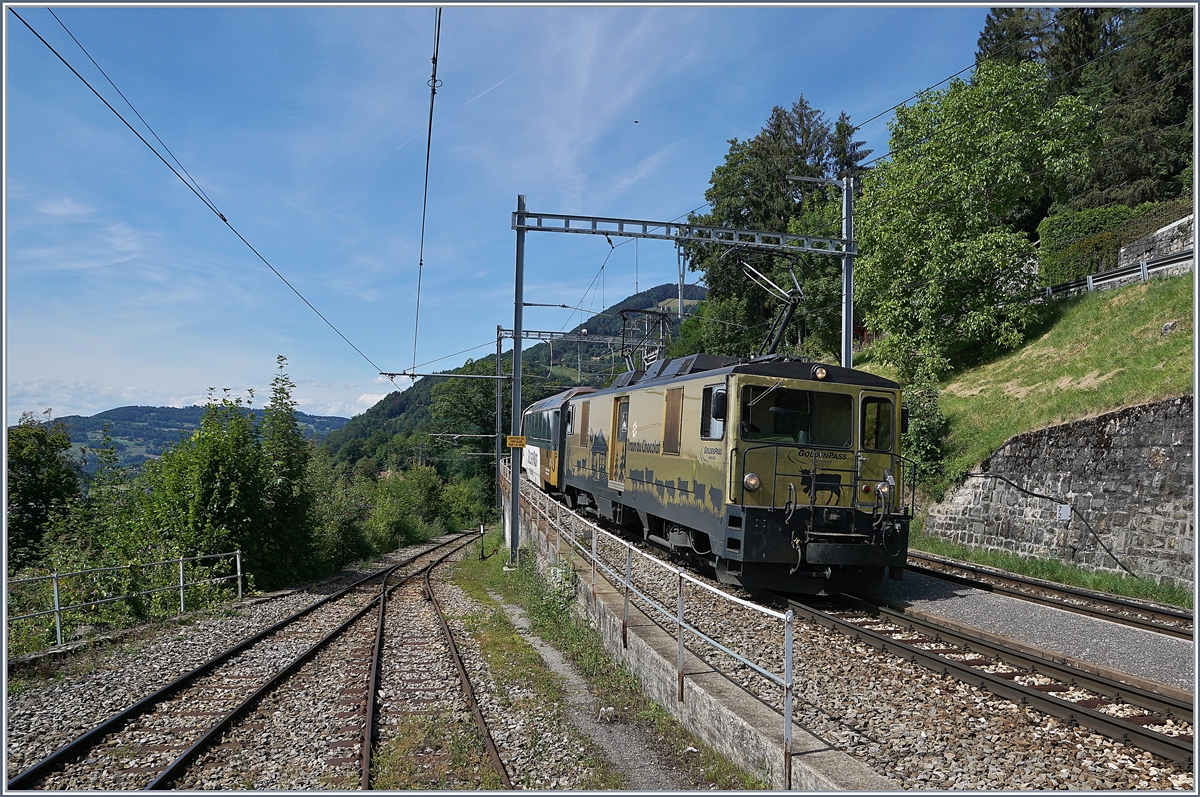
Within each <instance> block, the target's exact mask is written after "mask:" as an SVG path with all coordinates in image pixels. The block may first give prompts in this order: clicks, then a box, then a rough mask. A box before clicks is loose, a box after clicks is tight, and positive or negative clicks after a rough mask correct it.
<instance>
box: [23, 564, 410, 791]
mask: <svg viewBox="0 0 1200 797" xmlns="http://www.w3.org/2000/svg"><path fill="white" fill-rule="evenodd" d="M422 555H423V554H415V555H414V556H412V557H410V558H408V559H406V560H404V561H403V562H400V563H399V564H397V565H395V567H403V566H404V565H406V564H409V563H411V562H412V561H414V560H415V559H417V558H418V557H420V556H422ZM391 569H394V568H389V569H385V570H379V571H376V572H374V573H371V574H369V575H367V576H364V577H363V578H360V579H358V580H356V581H354V582H352V583H351V584H349V585H347V586H346V587H344V588H343V589H341V590H339V591H337V592H334V593H331V594H329V595H327V596H325V597H324V598H322V599H320V600H319V601H317V602H315V603H313V604H312V605H311V606H307V607H305V608H303V609H301V610H300V611H298V612H296V613H295V614H292V615H291V616H289V617H285V618H284V619H282V620H280V621H279V622H277V623H275V624H273V625H271V626H269V627H267V628H265V629H264V630H262V631H260V632H258V633H257V634H254V635H252V636H249V637H247V638H246V639H244V640H242V641H241V642H239V643H237V644H236V645H234V646H233V647H231V648H229V649H228V650H226V651H224V652H223V653H218V654H217V655H216V656H214V657H212V658H211V659H209V660H208V661H206V662H204V663H203V664H201V665H199V666H198V667H196V668H195V669H193V670H191V671H190V672H187V673H185V674H183V675H181V676H179V677H178V678H176V679H175V680H173V681H171V682H170V683H168V684H166V685H165V686H163V687H160V688H159V689H157V690H155V691H154V692H151V693H150V694H149V695H147V696H146V697H144V698H142V699H141V700H139V701H137V702H136V703H134V704H133V705H131V706H129V707H128V708H126V709H124V710H123V711H120V712H118V713H117V714H114V715H113V716H111V717H109V718H108V719H106V720H103V721H102V722H100V723H99V724H98V725H96V726H95V727H93V728H92V729H91V730H89V731H87V732H85V733H83V734H81V735H80V736H78V737H76V738H75V739H73V740H72V741H70V742H68V743H67V744H65V745H63V746H62V747H60V748H59V749H58V750H55V751H54V752H53V753H51V754H50V755H48V756H46V757H45V758H43V759H42V760H41V761H38V762H37V763H36V764H33V765H31V766H29V767H27V768H26V769H25V770H24V771H22V772H20V773H18V774H17V775H15V776H14V777H13V778H11V779H10V780H9V781H8V783H7V784H6V788H7V789H9V790H14V789H29V788H32V786H33V784H35V783H36V782H37V781H38V780H40V779H41V778H43V777H45V776H46V775H48V774H49V773H50V772H51V770H53V769H54V768H55V767H57V766H59V765H62V764H66V763H69V762H71V761H73V760H75V759H77V758H80V757H81V756H83V755H84V754H86V753H87V751H89V750H91V749H92V748H93V747H94V746H95V744H96V742H98V741H99V740H100V739H102V738H103V737H104V736H105V735H106V734H108V733H111V732H113V731H117V730H120V729H121V728H122V727H123V726H124V725H125V723H126V722H128V721H129V720H131V719H134V718H135V717H137V716H140V715H141V714H144V713H146V712H147V711H148V710H149V709H150V708H152V707H153V706H154V705H155V704H156V703H160V702H162V701H163V700H165V699H166V698H169V697H171V696H172V695H174V694H175V693H176V692H178V691H180V690H181V689H183V688H185V687H186V686H188V684H190V683H192V682H194V681H195V680H197V679H198V678H200V677H201V676H203V675H207V674H208V673H209V672H211V671H212V670H214V669H216V668H217V667H218V666H219V665H221V664H224V663H225V662H226V661H228V660H229V659H231V658H233V657H234V656H237V655H238V654H240V653H242V652H244V651H246V650H247V649H249V648H251V647H253V646H254V645H256V644H258V643H259V642H261V641H263V640H264V639H266V638H267V637H269V636H271V635H273V634H275V633H277V632H278V631H280V630H282V629H283V628H285V627H287V626H288V625H290V624H292V623H294V622H296V621H297V620H300V619H301V618H303V617H305V616H307V615H309V614H311V613H312V612H314V611H316V610H317V609H319V608H321V607H322V606H324V605H325V604H327V603H329V602H331V601H334V600H337V599H339V598H341V597H344V596H345V595H346V594H348V593H349V592H351V591H352V590H354V589H357V588H358V587H359V586H361V585H363V584H365V583H367V582H368V581H372V580H374V579H376V578H379V577H380V576H381V575H382V576H384V577H385V578H386V573H387V572H390V570H391Z"/></svg>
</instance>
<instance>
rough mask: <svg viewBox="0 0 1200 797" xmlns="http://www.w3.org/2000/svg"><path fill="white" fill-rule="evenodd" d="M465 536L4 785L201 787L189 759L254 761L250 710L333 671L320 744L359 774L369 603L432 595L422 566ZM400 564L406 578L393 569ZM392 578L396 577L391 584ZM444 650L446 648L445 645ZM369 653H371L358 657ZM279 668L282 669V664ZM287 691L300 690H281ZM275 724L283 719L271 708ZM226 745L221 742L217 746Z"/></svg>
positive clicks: (116, 718)
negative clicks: (407, 594)
mask: <svg viewBox="0 0 1200 797" xmlns="http://www.w3.org/2000/svg"><path fill="white" fill-rule="evenodd" d="M464 536H465V538H466V539H465V541H462V540H463V538H461V537H460V538H457V540H450V541H448V542H447V543H444V544H443V545H441V546H439V547H438V548H436V549H434V550H433V551H426V552H423V553H420V554H417V555H414V556H412V557H409V558H408V559H405V560H404V561H402V562H400V563H398V564H396V565H394V566H392V567H390V568H388V569H386V570H384V571H380V572H377V573H374V574H371V575H369V576H366V577H364V578H362V579H359V580H358V581H356V582H354V583H352V584H351V585H349V586H348V587H346V588H345V589H343V590H341V591H339V592H336V593H334V594H332V595H330V596H328V597H326V598H324V599H323V600H321V601H319V602H317V603H315V604H313V605H312V606H310V607H308V608H306V609H304V610H302V611H300V612H297V613H296V614H294V615H292V616H290V617H288V618H285V619H284V620H282V621H280V622H278V623H276V624H274V625H272V626H271V627H269V628H267V629H265V630H264V631H262V632H260V633H258V634H255V635H254V636H251V637H249V638H247V639H246V640H243V641H242V642H240V643H239V644H237V645H235V646H234V647H232V648H230V649H229V650H227V651H225V652H224V653H221V654H219V655H217V656H215V657H213V658H212V659H210V660H209V661H207V662H205V663H204V664H202V665H200V666H199V667H197V668H195V669H194V670H192V671H191V672H189V673H187V674H185V675H183V676H181V677H180V678H177V679H176V680H174V681H172V682H171V683H169V684H167V685H166V686H164V687H162V688H160V689H158V690H157V691H155V692H154V693H152V694H150V695H148V696H147V697H145V698H143V699H142V700H139V701H138V702H137V703H135V704H134V705H132V706H130V707H128V708H126V709H125V710H123V711H121V712H118V713H117V714H115V715H113V716H112V717H110V718H108V719H107V720H105V721H104V722H101V723H99V724H98V725H97V726H95V727H94V728H92V729H91V730H89V731H87V732H85V733H84V734H82V735H81V736H79V737H77V738H76V739H75V740H73V741H72V742H70V743H68V744H66V745H64V746H63V747H61V748H60V749H59V750H57V751H55V752H54V753H52V754H50V755H49V756H47V757H46V758H44V759H43V760H42V761H40V762H38V763H36V764H34V765H32V766H30V767H29V768H28V769H26V770H25V771H23V772H21V773H20V774H18V775H17V776H15V777H14V778H12V779H11V780H10V781H9V782H8V788H9V789H30V788H50V789H55V788H59V789H78V788H116V789H136V788H146V789H161V788H170V787H171V786H172V785H173V784H186V785H188V786H190V787H193V788H195V787H203V786H208V787H212V786H214V785H218V784H217V783H214V782H211V781H205V780H204V776H203V775H200V774H198V772H201V771H203V767H200V768H196V767H193V764H195V763H206V762H205V761H204V760H202V759H207V763H209V764H212V763H213V762H214V761H215V760H219V759H220V758H221V757H222V756H224V757H225V758H230V757H238V758H242V759H246V760H247V761H248V762H249V761H252V760H253V754H252V753H251V752H249V751H250V750H251V748H252V744H253V741H252V740H253V739H254V738H255V737H257V736H259V735H262V733H263V731H264V725H266V724H267V723H268V721H269V719H270V718H269V717H267V716H264V714H263V713H262V712H258V713H256V714H253V715H251V712H252V711H254V709H255V707H256V706H259V705H260V704H262V703H263V702H264V701H265V700H266V699H268V697H270V699H272V700H275V701H276V702H279V701H280V700H285V699H286V697H281V696H286V695H287V694H288V693H289V692H291V693H296V692H298V690H302V689H303V688H304V685H305V682H306V678H305V677H304V676H303V673H304V671H306V670H309V669H311V668H314V667H325V668H326V669H328V668H329V667H330V666H332V667H333V668H335V669H336V670H337V671H338V673H339V675H340V677H341V679H342V682H343V684H344V685H343V687H342V689H341V693H342V694H343V695H345V696H346V697H347V699H346V700H344V703H348V704H349V705H350V706H352V707H353V708H354V710H353V711H350V712H348V713H346V714H345V715H343V716H342V717H337V716H336V712H335V714H334V716H333V717H332V719H335V720H339V721H344V724H342V725H341V726H340V727H339V728H337V729H336V733H334V734H332V735H331V736H332V737H333V738H330V739H328V740H327V741H326V743H327V744H328V745H329V747H330V750H332V751H334V752H333V756H334V759H333V760H332V761H330V760H327V761H326V762H325V763H326V764H334V765H335V766H336V765H337V764H339V763H344V762H339V761H337V753H336V751H337V749H338V748H339V747H341V748H345V747H352V746H357V747H358V748H359V753H360V759H359V761H356V762H354V766H353V767H352V769H355V770H359V771H361V772H363V773H368V772H369V765H370V764H369V754H370V749H371V745H370V744H369V743H368V744H364V741H368V742H369V741H370V740H371V739H372V738H373V736H374V722H373V719H374V714H373V712H374V708H375V701H374V700H373V699H372V698H373V696H374V693H375V687H376V686H377V685H378V678H377V676H378V673H379V670H380V668H379V661H378V656H379V653H380V652H381V651H382V649H383V646H382V636H381V634H382V630H381V629H382V625H380V623H381V622H382V619H383V618H384V616H385V612H383V611H380V612H379V613H378V614H379V622H375V618H374V617H371V616H370V610H371V609H372V608H373V607H375V606H379V607H381V609H382V608H386V607H387V606H388V603H389V601H387V600H386V598H387V597H388V596H389V595H391V594H392V593H394V592H395V591H396V590H397V589H398V588H400V587H402V586H404V585H406V584H408V583H409V582H410V581H413V580H414V577H415V576H423V578H424V584H423V589H424V590H425V591H426V594H429V595H432V594H433V593H432V586H431V585H430V583H429V582H428V576H429V573H430V571H431V570H432V568H433V567H434V566H435V565H436V564H438V563H440V562H441V561H443V560H444V559H445V558H446V557H447V556H449V555H450V554H452V553H454V552H455V551H456V550H458V549H459V548H461V547H463V546H464V545H466V544H468V543H470V542H471V541H472V539H473V538H474V535H471V534H468V535H464ZM456 542H457V543H458V544H457V545H456V544H455V543H456ZM410 566H411V567H410ZM406 568H409V569H410V570H411V572H406V573H401V571H402V570H405V569H406ZM393 578H394V579H395V581H394V583H392V584H391V585H390V586H389V583H388V582H389V580H390V579H393ZM381 598H384V600H381ZM443 628H444V626H443ZM447 633H448V629H447ZM447 638H448V637H447ZM449 645H450V646H452V645H453V641H452V640H450V642H449ZM370 653H374V654H375V655H374V657H371V656H369V655H365V654H370ZM281 661H282V662H286V663H285V664H284V666H282V667H279V666H278V665H279V664H280V662H281ZM368 662H369V663H370V664H368ZM459 669H460V670H461V669H462V668H461V664H460V665H459ZM298 674H300V677H297V675H298ZM311 675H312V673H309V676H310V677H311ZM464 675H465V671H464ZM284 684H291V685H292V686H295V687H298V689H291V688H289V689H280V687H282V686H283V685H284ZM468 688H469V683H468ZM309 702H310V703H311V702H313V701H312V700H309ZM355 711H357V713H358V714H359V715H361V716H360V718H359V719H358V720H357V721H356V720H351V719H349V717H350V716H352V715H353V714H354V713H355ZM367 712H371V713H367ZM298 716H303V715H299V714H292V715H291V716H287V715H286V713H285V715H284V716H283V717H282V721H283V722H284V723H285V724H286V723H287V722H292V723H294V722H296V720H297V717H298ZM276 719H280V718H279V717H278V712H276ZM355 732H356V734H355ZM355 735H356V738H355ZM223 739H224V740H225V742H224V743H223V744H220V746H219V747H218V746H217V744H218V743H219V742H222V740H223ZM493 749H494V745H493ZM327 758H328V756H327ZM359 762H361V764H360V763H359ZM497 763H498V758H497ZM241 785H247V784H246V783H245V782H242V783H241Z"/></svg>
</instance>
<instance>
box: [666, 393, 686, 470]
mask: <svg viewBox="0 0 1200 797" xmlns="http://www.w3.org/2000/svg"><path fill="white" fill-rule="evenodd" d="M682 431H683V388H681V387H674V388H671V389H670V390H668V391H667V408H666V418H665V419H664V420H663V447H662V452H663V453H664V454H678V453H679V439H680V437H681V433H682Z"/></svg>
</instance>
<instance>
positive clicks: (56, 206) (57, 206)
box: [37, 197, 93, 216]
mask: <svg viewBox="0 0 1200 797" xmlns="http://www.w3.org/2000/svg"><path fill="white" fill-rule="evenodd" d="M37 209H38V210H40V211H41V212H42V213H47V214H49V215H51V216H76V215H80V214H83V213H91V212H92V210H93V208H92V207H90V206H88V205H85V204H83V203H82V202H76V201H75V200H74V199H71V198H70V197H63V198H62V199H55V200H51V201H49V202H43V203H42V204H40V205H38V208H37Z"/></svg>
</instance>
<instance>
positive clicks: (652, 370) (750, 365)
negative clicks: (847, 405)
mask: <svg viewBox="0 0 1200 797" xmlns="http://www.w3.org/2000/svg"><path fill="white" fill-rule="evenodd" d="M818 367H820V368H824V369H825V378H824V379H820V380H818V379H817V378H816V376H815V375H814V371H816V369H817V368H818ZM701 373H705V374H711V375H713V376H716V375H718V374H721V375H725V374H752V375H755V376H773V377H777V378H781V379H806V380H811V381H814V382H816V381H820V382H824V383H826V384H839V385H859V386H862V387H878V388H884V389H887V390H899V389H900V385H899V384H897V383H896V382H893V381H892V380H890V379H884V378H883V377H882V376H876V375H875V374H872V373H868V372H867V371H859V370H856V369H854V368H843V367H842V366H840V365H826V364H824V363H817V362H813V361H811V360H801V359H797V358H794V357H787V356H784V355H775V356H771V357H759V358H754V359H747V358H744V357H742V358H738V357H717V356H714V355H711V354H693V355H691V356H689V357H676V358H673V359H664V360H659V361H658V362H656V363H654V364H653V365H651V366H650V367H649V368H648V369H646V370H645V371H626V372H625V373H623V374H619V375H618V376H617V378H616V379H614V380H613V383H612V385H610V386H609V388H608V389H609V390H612V389H618V388H625V387H630V386H631V385H637V386H639V387H641V386H644V385H651V384H665V383H668V382H672V381H674V380H676V379H681V378H683V377H688V376H693V375H696V374H701Z"/></svg>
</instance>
